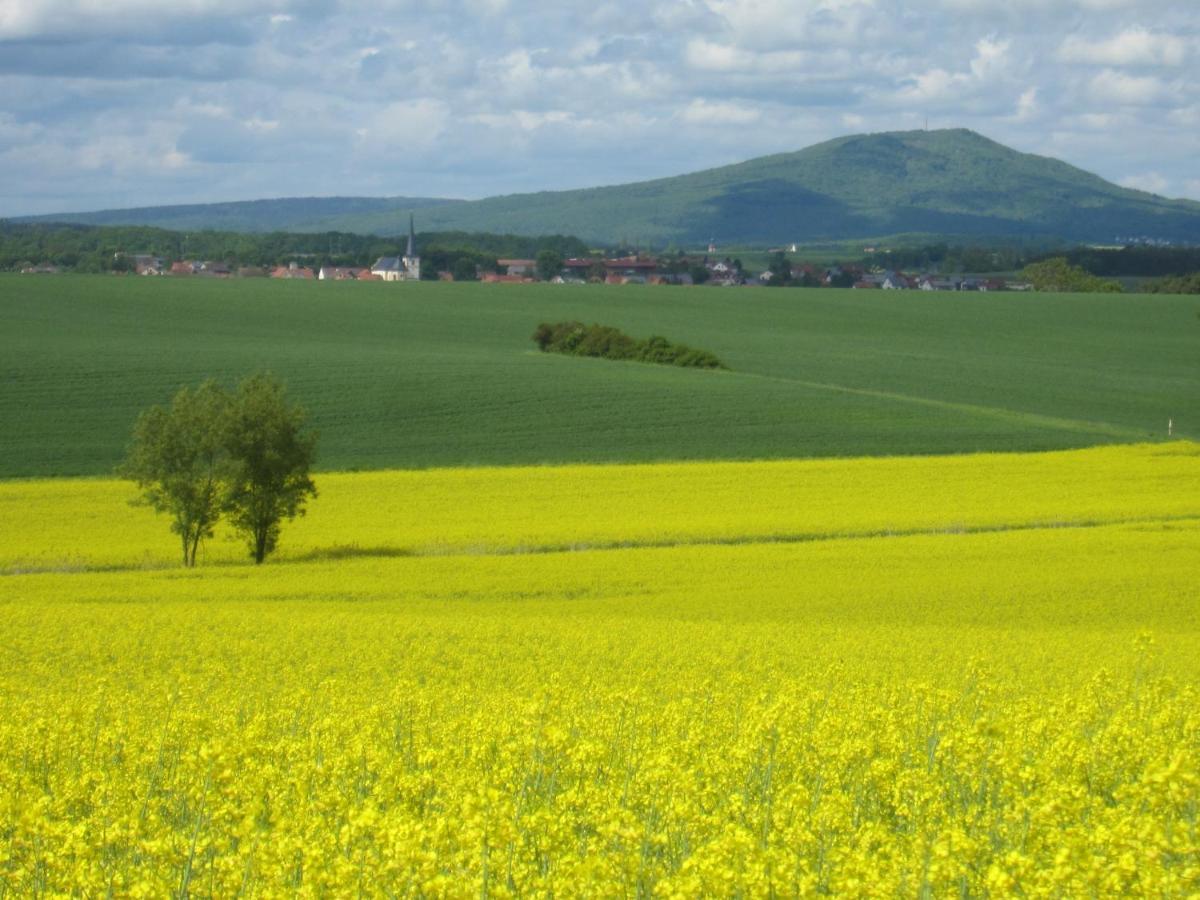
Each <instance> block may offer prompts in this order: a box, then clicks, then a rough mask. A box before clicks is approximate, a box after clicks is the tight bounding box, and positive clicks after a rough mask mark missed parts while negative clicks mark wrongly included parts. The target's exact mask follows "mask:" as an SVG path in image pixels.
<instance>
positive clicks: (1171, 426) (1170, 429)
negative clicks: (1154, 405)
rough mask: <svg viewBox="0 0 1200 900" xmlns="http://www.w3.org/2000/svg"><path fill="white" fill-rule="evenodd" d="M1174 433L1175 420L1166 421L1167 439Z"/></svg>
mask: <svg viewBox="0 0 1200 900" xmlns="http://www.w3.org/2000/svg"><path fill="white" fill-rule="evenodd" d="M1174 432H1175V420H1174V419H1167V437H1170V436H1171V435H1172V434H1174Z"/></svg>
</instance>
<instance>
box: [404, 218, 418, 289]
mask: <svg viewBox="0 0 1200 900" xmlns="http://www.w3.org/2000/svg"><path fill="white" fill-rule="evenodd" d="M402 262H403V263H404V271H405V281H420V280H421V257H420V256H418V255H417V231H416V227H415V226H414V224H413V216H412V213H409V214H408V247H407V248H405V250H404V258H403V260H402Z"/></svg>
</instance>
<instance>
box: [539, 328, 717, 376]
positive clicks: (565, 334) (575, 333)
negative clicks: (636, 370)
mask: <svg viewBox="0 0 1200 900" xmlns="http://www.w3.org/2000/svg"><path fill="white" fill-rule="evenodd" d="M533 341H534V343H535V344H537V345H538V348H539V349H540V350H542V351H544V352H546V353H566V354H568V355H571V356H595V357H600V358H602V359H619V360H628V361H631V362H644V363H657V364H659V365H664V366H688V367H691V368H697V369H724V368H726V366H725V365H724V364H723V363H722V362H721V360H719V359H717V357H716V356H714V355H713V354H711V353H709V352H708V351H707V350H696V349H694V348H692V347H688V346H686V345H684V344H672V343H671V342H670V341H668V340H667V339H666V338H664V337H659V336H658V335H654V336H653V337H648V338H646V339H645V340H642V341H639V340H637V339H636V338H632V337H630V336H629V335H627V334H625V333H624V332H622V331H619V330H618V329H616V328H613V327H611V326H609V325H584V324H583V323H582V322H557V323H555V324H550V323H548V322H543V323H542V324H541V325H539V326H538V327H537V330H536V331H535V332H534V333H533Z"/></svg>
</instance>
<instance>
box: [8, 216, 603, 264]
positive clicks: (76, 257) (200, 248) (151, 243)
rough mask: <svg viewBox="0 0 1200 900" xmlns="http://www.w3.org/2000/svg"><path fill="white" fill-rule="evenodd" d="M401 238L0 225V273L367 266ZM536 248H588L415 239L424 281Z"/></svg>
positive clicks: (547, 240) (453, 236)
mask: <svg viewBox="0 0 1200 900" xmlns="http://www.w3.org/2000/svg"><path fill="white" fill-rule="evenodd" d="M406 240H407V239H406V238H403V237H388V238H384V237H378V236H376V235H362V234H349V233H346V232H326V233H322V234H297V233H292V232H272V233H270V234H243V233H239V232H232V231H189V232H182V231H169V230H167V229H164V228H148V227H144V226H132V225H117V226H107V225H106V226H94V225H70V224H57V223H56V224H45V223H29V224H25V223H13V222H3V221H0V270H7V271H11V270H14V269H20V268H23V267H25V266H29V265H41V264H43V263H50V264H52V265H55V266H59V267H61V268H64V269H71V270H73V271H76V272H107V271H112V270H113V269H114V268H116V269H120V268H121V263H120V262H119V259H120V257H121V256H122V255H123V254H124V255H132V254H142V253H144V254H148V255H151V256H159V257H162V258H163V259H165V260H180V259H193V260H212V261H218V262H223V263H228V264H230V265H234V266H259V267H267V266H277V265H284V264H286V263H289V262H292V261H293V260H294V261H298V262H302V263H303V264H305V265H309V266H313V267H317V266H326V265H328V266H369V265H370V264H371V263H373V262H374V261H375V260H376V259H378V258H379V257H381V256H397V255H400V254H402V253H403V252H404V248H405V243H406ZM542 250H553V251H555V252H557V253H561V254H562V255H563V256H583V255H586V254H587V253H588V246H587V245H586V244H585V243H584V242H583V241H581V240H579V239H578V238H574V237H569V236H564V235H549V236H544V237H524V236H521V235H511V234H486V233H485V234H473V233H469V232H463V231H449V232H427V233H422V234H418V235H417V251H418V253H419V254H420V255H421V257H422V266H421V269H422V274H424V275H425V276H426V277H428V278H437V276H438V272H440V271H454V270H455V268H456V266H457V267H458V268H459V269H460V270H463V271H465V270H467V269H468V268H469V269H470V271H471V272H472V274H473V272H474V267H475V266H482V267H484V268H489V267H495V265H496V260H497V259H498V258H504V257H521V258H534V257H536V256H537V254H538V253H539V252H541V251H542ZM464 261H465V262H464Z"/></svg>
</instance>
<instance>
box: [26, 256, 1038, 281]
mask: <svg viewBox="0 0 1200 900" xmlns="http://www.w3.org/2000/svg"><path fill="white" fill-rule="evenodd" d="M126 262H127V265H125V266H122V267H120V268H119V269H117V270H116V272H117V274H130V275H138V276H165V277H191V278H274V279H285V280H300V281H385V282H411V281H420V280H422V274H421V260H420V257H419V256H417V255H416V253H415V252H414V251H413V249H412V248H411V247H410V248H409V250H408V252H407V253H406V254H405V255H404V256H398V257H397V256H385V257H380V258H379V259H377V260H376V261H375V262H374V263H373V264H372V265H370V266H313V265H306V264H305V263H304V262H303V261H300V260H293V261H290V262H289V263H287V264H286V265H278V266H273V267H264V266H237V265H233V264H230V263H226V262H221V261H214V260H194V259H182V260H166V259H164V258H162V257H158V256H154V255H151V254H128V255H126ZM788 266H789V268H788V269H787V270H786V272H781V271H780V270H779V268H778V266H776V267H775V268H773V269H765V270H763V271H761V272H754V271H748V270H747V269H746V268H745V267H743V265H742V264H741V262H740V261H739V260H737V259H733V258H729V257H719V256H710V255H707V254H705V255H699V256H694V257H688V256H671V257H653V256H642V255H632V256H618V257H604V256H589V257H579V258H570V259H564V260H562V261H561V266H559V267H558V271H557V273H552V272H547V271H545V267H544V265H543V266H539V261H538V260H535V259H498V260H496V264H495V266H494V267H486V266H480V267H476V271H475V273H474V278H467V279H464V278H462V277H461V273H460V276H459V278H457V279H456V277H455V275H454V273H451V272H449V271H439V272H437V273H435V274H433V275H432V277H430V276H426V280H437V281H455V280H473V281H479V282H482V283H484V284H531V283H535V282H547V283H551V284H607V285H626V284H649V285H701V284H703V285H708V286H716V287H748V288H750V287H769V286H779V285H783V284H786V285H787V286H792V287H840V288H851V289H858V290H893V291H902V290H921V291H1005V290H1008V291H1012V290H1017V291H1023V290H1030V289H1031V287H1030V285H1028V284H1025V283H1021V282H1014V281H1009V280H1007V279H1005V278H1002V277H976V276H969V275H944V274H939V273H918V274H912V273H906V272H900V271H893V270H890V269H885V268H879V267H872V268H868V267H866V266H863V265H853V264H843V265H834V266H816V265H812V264H809V263H802V264H790V263H789V264H788ZM21 271H22V272H23V273H25V274H31V275H32V274H56V273H58V272H60V271H61V269H60V267H58V266H54V265H48V264H43V265H37V266H33V265H31V266H26V267H24V268H23V269H22V270H21Z"/></svg>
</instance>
